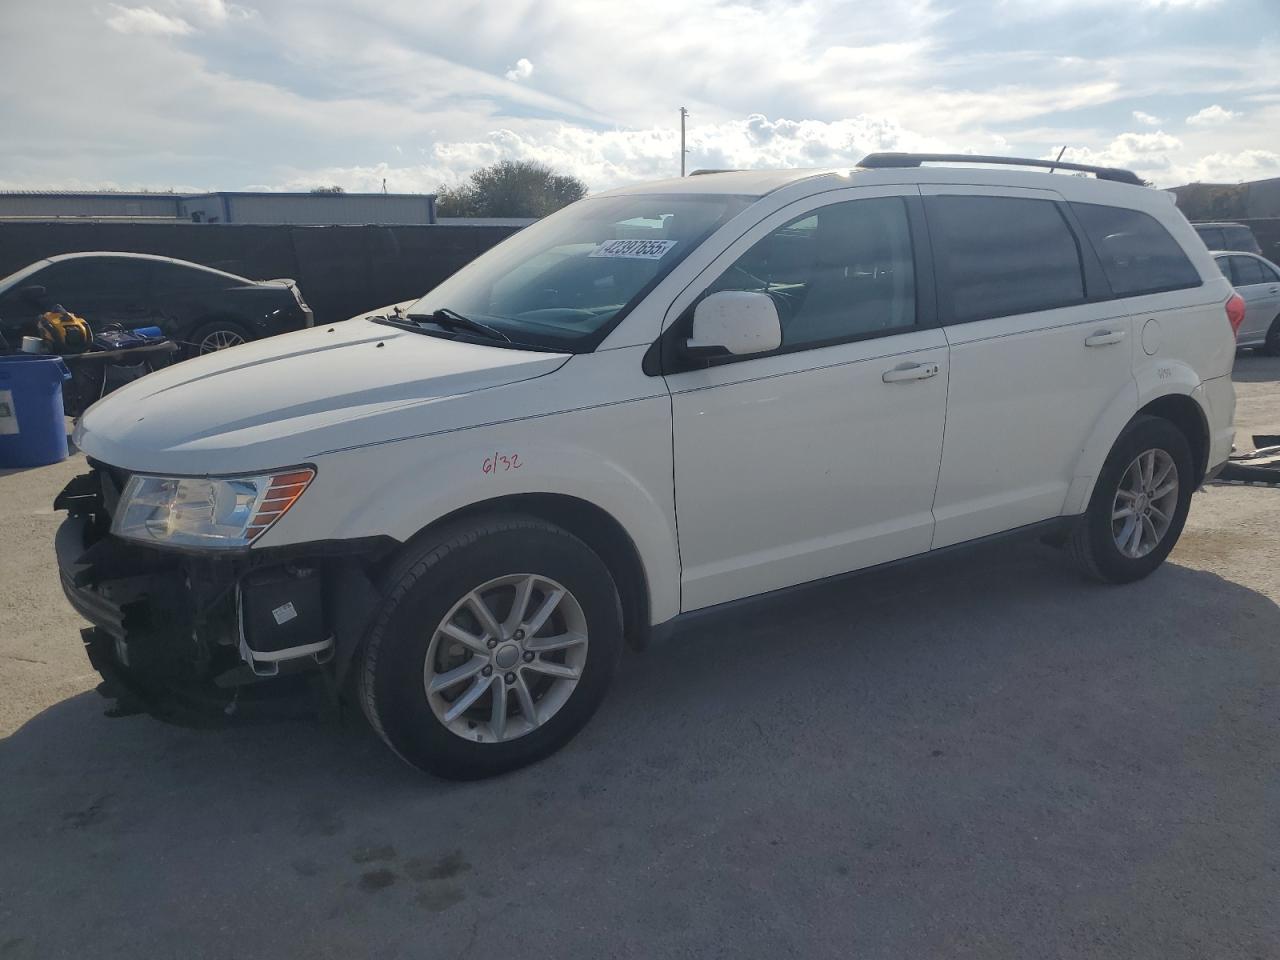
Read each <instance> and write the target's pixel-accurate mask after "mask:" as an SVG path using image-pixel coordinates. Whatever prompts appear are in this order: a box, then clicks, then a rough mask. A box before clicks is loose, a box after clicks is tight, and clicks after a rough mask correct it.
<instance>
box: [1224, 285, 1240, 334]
mask: <svg viewBox="0 0 1280 960" xmlns="http://www.w3.org/2000/svg"><path fill="white" fill-rule="evenodd" d="M1227 323H1229V324H1231V335H1232V336H1233V337H1234V336H1237V335H1238V334H1239V333H1240V324H1242V323H1244V297H1242V296H1240V294H1238V293H1233V294H1231V296H1230V297H1228V298H1227Z"/></svg>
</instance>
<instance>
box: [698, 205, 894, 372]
mask: <svg viewBox="0 0 1280 960" xmlns="http://www.w3.org/2000/svg"><path fill="white" fill-rule="evenodd" d="M721 290H751V291H759V292H762V293H767V294H769V295H770V296H771V297H772V298H773V301H774V303H776V304H777V305H778V317H779V319H780V321H781V323H782V347H781V348H780V349H781V350H782V351H786V350H788V349H792V350H794V349H800V348H805V347H813V346H819V345H821V344H826V343H836V342H840V341H843V340H855V339H861V338H864V337H870V336H875V335H878V334H885V333H892V332H896V331H901V330H904V329H906V328H909V327H912V326H914V325H915V322H916V297H915V264H914V261H913V258H912V252H911V231H910V228H909V226H908V221H907V208H906V204H905V203H904V202H903V200H902V199H901V198H899V197H878V198H874V199H868V200H850V201H848V202H846V203H836V204H832V205H830V206H827V207H823V208H822V209H820V210H818V211H817V212H814V213H807V214H805V215H803V216H802V217H799V218H797V219H795V220H792V221H790V222H789V223H786V224H784V225H783V226H781V227H779V228H778V229H776V230H774V231H773V232H772V233H770V234H768V235H767V236H765V237H764V238H762V239H761V240H759V241H757V242H756V243H755V244H754V245H753V246H752V247H751V249H749V250H748V251H747V252H746V253H744V254H743V255H742V256H741V257H739V258H738V260H737V261H736V262H735V263H734V264H733V266H731V267H729V268H728V269H727V270H726V271H725V272H724V273H723V274H721V275H720V277H719V278H718V279H717V280H716V281H715V283H713V284H712V285H711V287H710V289H709V290H708V292H709V293H713V292H717V291H721Z"/></svg>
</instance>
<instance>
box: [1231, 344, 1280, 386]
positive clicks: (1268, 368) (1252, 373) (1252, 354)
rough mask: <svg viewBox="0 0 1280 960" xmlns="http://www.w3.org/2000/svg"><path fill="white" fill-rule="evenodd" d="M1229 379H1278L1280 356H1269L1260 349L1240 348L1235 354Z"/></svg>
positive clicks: (1241, 380) (1268, 380)
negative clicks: (1233, 365)
mask: <svg viewBox="0 0 1280 960" xmlns="http://www.w3.org/2000/svg"><path fill="white" fill-rule="evenodd" d="M1231 379H1232V380H1234V381H1236V382H1237V383H1270V382H1271V381H1273V380H1280V357H1269V356H1267V355H1266V354H1265V353H1263V352H1262V351H1260V350H1241V351H1240V352H1239V353H1237V354H1236V362H1235V367H1234V368H1233V369H1232V371H1231Z"/></svg>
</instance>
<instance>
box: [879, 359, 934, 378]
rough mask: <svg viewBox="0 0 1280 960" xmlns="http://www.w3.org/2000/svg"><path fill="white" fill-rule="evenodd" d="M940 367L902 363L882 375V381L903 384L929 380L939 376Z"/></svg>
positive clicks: (930, 364) (927, 364)
mask: <svg viewBox="0 0 1280 960" xmlns="http://www.w3.org/2000/svg"><path fill="white" fill-rule="evenodd" d="M938 370H939V367H938V365H937V364H936V363H900V364H898V366H896V367H894V368H893V369H892V370H886V371H885V372H884V373H883V374H881V375H880V379H881V380H883V381H884V382H885V383H902V382H903V381H906V380H928V379H929V378H930V377H936V376H937V375H938Z"/></svg>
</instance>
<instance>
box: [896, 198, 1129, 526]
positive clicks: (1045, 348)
mask: <svg viewBox="0 0 1280 960" xmlns="http://www.w3.org/2000/svg"><path fill="white" fill-rule="evenodd" d="M921 190H922V192H923V193H924V194H925V210H926V213H927V215H928V221H929V231H930V235H931V237H932V240H933V249H934V258H935V263H936V265H937V273H938V280H939V294H938V300H939V303H938V306H939V315H940V317H941V318H942V322H943V324H944V330H945V331H946V335H947V340H948V342H949V343H950V346H951V358H950V364H951V373H950V389H949V395H948V402H947V424H946V436H945V439H944V441H943V449H942V466H941V470H940V471H939V476H938V492H937V496H936V498H935V500H934V516H935V519H936V524H937V526H936V528H935V532H934V538H933V545H934V547H943V546H949V545H951V544H955V543H961V542H964V541H966V540H973V539H976V538H978V537H983V536H987V535H989V534H993V533H998V532H1001V531H1004V530H1009V529H1013V528H1016V527H1020V526H1024V525H1026V524H1031V523H1035V522H1037V521H1040V520H1045V519H1048V518H1050V517H1054V516H1057V515H1059V514H1060V513H1061V511H1062V508H1063V504H1064V502H1065V500H1066V495H1067V490H1068V488H1069V486H1070V485H1071V481H1072V478H1073V474H1074V469H1075V463H1076V459H1077V457H1078V456H1079V453H1080V450H1081V448H1082V447H1083V446H1084V444H1085V442H1086V439H1087V438H1088V436H1089V434H1090V433H1091V432H1092V429H1093V426H1094V424H1095V423H1096V422H1097V420H1098V418H1099V417H1100V416H1101V414H1102V412H1103V410H1104V408H1105V407H1106V406H1107V405H1108V404H1109V403H1110V402H1111V401H1112V400H1113V399H1114V398H1115V397H1116V395H1117V394H1118V393H1119V392H1120V391H1121V390H1123V389H1124V386H1125V384H1126V382H1129V383H1131V382H1132V366H1131V360H1130V345H1131V341H1132V337H1133V332H1132V329H1131V326H1132V323H1131V320H1130V318H1128V317H1126V316H1124V315H1123V313H1122V312H1119V311H1115V310H1113V309H1112V308H1111V307H1110V306H1109V305H1106V304H1100V303H1096V302H1090V300H1091V298H1101V297H1105V296H1106V295H1107V289H1106V286H1105V280H1103V279H1102V277H1101V275H1100V268H1099V267H1098V265H1097V261H1096V259H1095V258H1094V257H1093V255H1092V252H1091V250H1088V249H1087V248H1086V247H1084V246H1083V245H1082V244H1081V243H1080V242H1079V241H1078V239H1077V237H1076V235H1075V233H1074V231H1073V229H1072V226H1071V220H1070V213H1069V211H1068V210H1067V208H1066V205H1065V204H1064V203H1063V202H1062V198H1061V197H1060V196H1059V195H1058V194H1057V193H1056V192H1054V191H1049V190H1029V189H1015V188H987V187H967V186H961V185H930V186H922V187H921Z"/></svg>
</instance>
